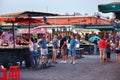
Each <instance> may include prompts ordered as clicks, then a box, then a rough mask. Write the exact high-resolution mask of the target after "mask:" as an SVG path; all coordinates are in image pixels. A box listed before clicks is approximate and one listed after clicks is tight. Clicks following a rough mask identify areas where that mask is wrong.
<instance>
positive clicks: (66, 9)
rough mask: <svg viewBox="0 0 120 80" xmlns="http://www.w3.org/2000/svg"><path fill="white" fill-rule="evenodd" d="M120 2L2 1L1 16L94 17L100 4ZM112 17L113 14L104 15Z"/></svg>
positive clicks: (91, 0)
mask: <svg viewBox="0 0 120 80" xmlns="http://www.w3.org/2000/svg"><path fill="white" fill-rule="evenodd" d="M113 1H119V0H0V15H1V14H7V13H13V12H21V11H38V12H50V13H59V14H65V13H69V14H73V13H74V12H79V13H80V14H83V15H84V14H85V13H88V15H93V14H94V13H95V12H98V4H106V3H111V2H113ZM102 15H105V16H112V14H102Z"/></svg>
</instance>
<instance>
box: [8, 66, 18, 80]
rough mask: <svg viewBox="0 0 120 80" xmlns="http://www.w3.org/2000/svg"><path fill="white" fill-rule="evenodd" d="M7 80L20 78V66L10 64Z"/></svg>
mask: <svg viewBox="0 0 120 80" xmlns="http://www.w3.org/2000/svg"><path fill="white" fill-rule="evenodd" d="M8 80H20V67H19V66H10V69H9V73H8Z"/></svg>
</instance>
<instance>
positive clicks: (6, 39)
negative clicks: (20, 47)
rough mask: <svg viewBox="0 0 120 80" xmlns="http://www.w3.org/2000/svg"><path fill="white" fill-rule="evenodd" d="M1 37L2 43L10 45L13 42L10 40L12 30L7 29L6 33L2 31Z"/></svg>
mask: <svg viewBox="0 0 120 80" xmlns="http://www.w3.org/2000/svg"><path fill="white" fill-rule="evenodd" d="M1 37H2V39H3V41H4V43H6V44H9V43H11V42H12V41H13V40H12V37H13V35H12V29H9V30H8V31H4V32H3V33H2V34H1Z"/></svg>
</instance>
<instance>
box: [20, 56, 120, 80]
mask: <svg viewBox="0 0 120 80" xmlns="http://www.w3.org/2000/svg"><path fill="white" fill-rule="evenodd" d="M83 56H84V58H81V59H77V64H75V65H72V64H69V63H67V64H56V65H55V67H50V68H48V69H43V70H38V71H33V70H29V69H26V68H25V69H21V79H20V80H120V64H116V63H115V55H114V54H113V55H112V62H111V63H100V62H99V56H98V55H83Z"/></svg>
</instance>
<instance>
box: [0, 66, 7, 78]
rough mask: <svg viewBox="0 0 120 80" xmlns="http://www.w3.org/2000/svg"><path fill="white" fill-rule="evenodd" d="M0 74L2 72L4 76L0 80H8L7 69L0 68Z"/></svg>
mask: <svg viewBox="0 0 120 80" xmlns="http://www.w3.org/2000/svg"><path fill="white" fill-rule="evenodd" d="M0 72H2V76H0V80H7V70H6V68H0Z"/></svg>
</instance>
